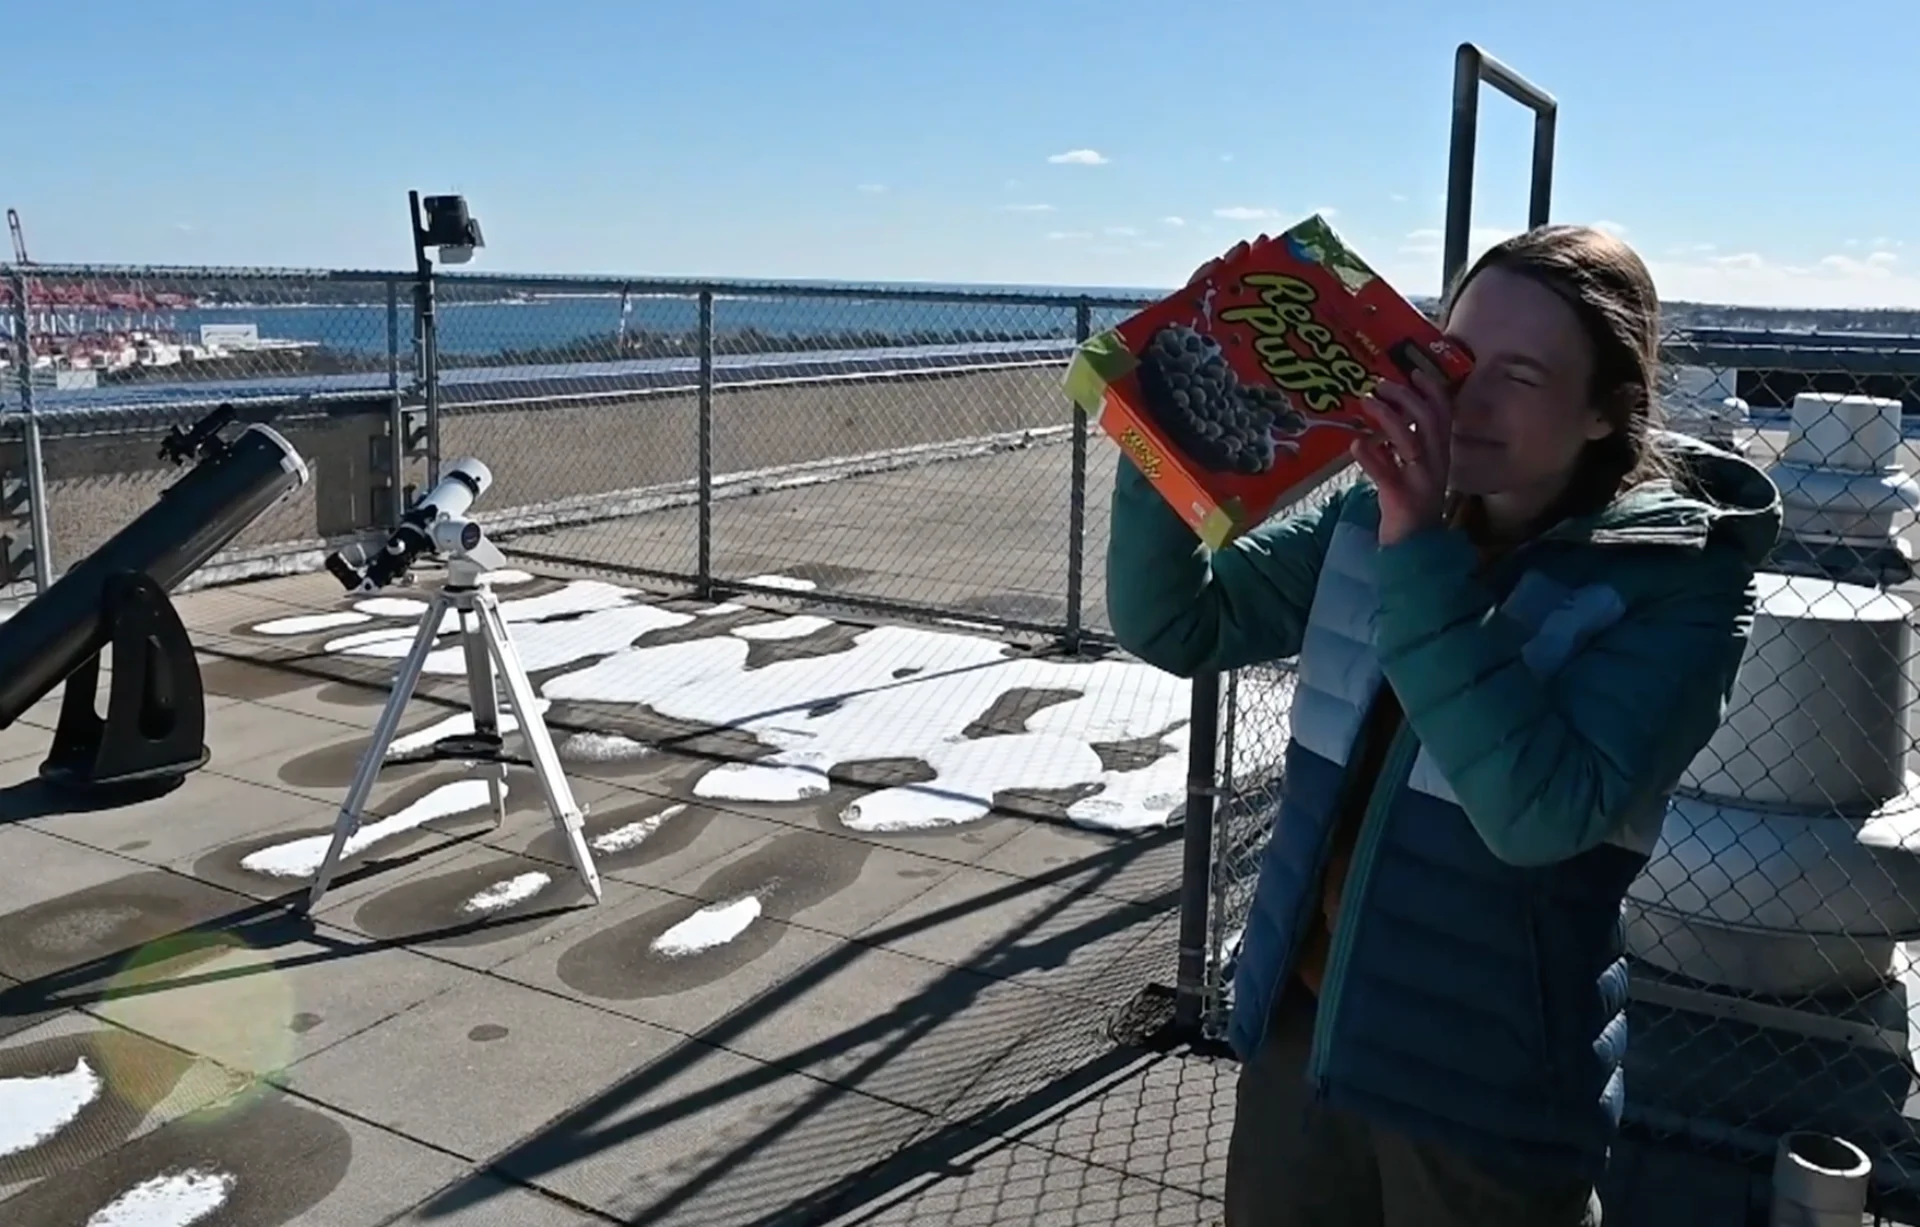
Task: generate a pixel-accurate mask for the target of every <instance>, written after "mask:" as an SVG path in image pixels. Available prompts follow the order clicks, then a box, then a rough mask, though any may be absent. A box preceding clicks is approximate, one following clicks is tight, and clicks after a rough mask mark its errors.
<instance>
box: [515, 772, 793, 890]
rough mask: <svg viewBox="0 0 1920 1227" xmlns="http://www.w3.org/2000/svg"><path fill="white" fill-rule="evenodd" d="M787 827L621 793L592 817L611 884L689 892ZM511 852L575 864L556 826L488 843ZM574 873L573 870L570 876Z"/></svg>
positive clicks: (522, 827)
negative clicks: (714, 869) (720, 865)
mask: <svg viewBox="0 0 1920 1227" xmlns="http://www.w3.org/2000/svg"><path fill="white" fill-rule="evenodd" d="M785 829H786V828H784V827H782V826H781V825H780V824H779V823H776V822H770V821H768V820H767V819H765V818H757V817H754V816H753V815H750V814H741V813H736V812H734V811H732V810H728V809H722V808H720V807H717V806H713V805H702V804H689V803H687V802H682V801H675V800H672V799H671V798H667V797H658V796H651V795H649V794H646V793H642V792H634V791H631V790H628V789H615V790H613V791H611V792H610V793H609V794H608V795H607V796H606V797H604V798H603V799H602V800H601V801H600V802H599V803H598V804H597V805H595V806H594V808H593V809H592V810H591V811H590V812H589V813H588V814H587V819H586V823H585V831H586V836H587V844H588V847H589V848H590V849H592V851H593V858H594V864H595V865H596V866H597V867H598V868H599V870H600V873H601V875H602V876H603V877H612V878H617V879H619V880H621V881H624V882H631V883H634V884H636V885H640V886H654V887H660V888H662V889H666V890H682V891H684V890H685V889H686V888H687V887H688V886H689V885H690V884H691V883H693V882H697V881H698V880H699V879H700V877H701V876H702V875H703V874H704V873H705V871H706V870H707V869H708V868H709V867H711V866H712V865H714V864H715V863H716V862H718V861H720V860H722V859H724V858H727V857H730V856H733V855H734V854H735V853H738V852H739V851H740V850H742V849H744V848H746V847H748V846H749V845H752V844H757V843H760V842H763V841H765V840H767V839H769V838H771V837H772V836H774V835H776V834H778V833H780V832H781V831H783V830H785ZM487 843H488V844H489V845H491V846H493V847H495V848H498V849H500V850H502V851H504V852H510V853H513V854H515V855H520V856H529V857H532V858H534V859H535V860H540V861H545V862H548V863H550V864H554V865H562V866H566V865H571V861H570V860H569V859H568V852H567V849H566V845H565V843H564V842H563V841H562V839H561V837H560V835H559V833H558V832H556V831H555V830H554V829H553V827H552V825H551V824H540V823H520V824H517V825H516V826H515V828H514V829H511V830H503V831H501V832H499V833H498V834H495V835H490V836H488V837H487ZM569 872H570V870H569Z"/></svg>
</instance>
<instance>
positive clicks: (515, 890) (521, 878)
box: [460, 870, 553, 914]
mask: <svg viewBox="0 0 1920 1227" xmlns="http://www.w3.org/2000/svg"><path fill="white" fill-rule="evenodd" d="M552 882H553V879H552V878H551V877H549V876H548V875H546V874H544V873H541V872H540V871H539V870H534V871H532V872H530V873H520V874H515V875H514V876H513V877H510V878H508V879H506V880H505V881H502V882H495V883H494V884H493V885H492V886H489V887H487V888H486V889H485V890H481V891H478V892H476V893H475V894H474V896H473V898H471V899H469V900H467V901H466V902H465V903H463V904H461V905H460V910H461V911H463V912H466V913H469V914H471V913H474V912H497V911H499V910H501V909H502V908H509V907H512V906H513V905H514V904H516V903H525V902H526V901H527V900H529V899H531V898H533V897H534V896H535V895H537V894H539V893H540V892H541V891H543V890H545V889H546V888H547V887H548V886H549V885H551V884H552Z"/></svg>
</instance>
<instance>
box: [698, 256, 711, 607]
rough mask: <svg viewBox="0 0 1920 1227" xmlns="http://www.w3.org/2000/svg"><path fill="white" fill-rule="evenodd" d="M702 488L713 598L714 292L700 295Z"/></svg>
mask: <svg viewBox="0 0 1920 1227" xmlns="http://www.w3.org/2000/svg"><path fill="white" fill-rule="evenodd" d="M698 345H699V349H700V402H699V405H700V407H699V449H700V456H699V466H700V468H699V484H700V496H699V498H700V530H699V531H700V543H699V547H698V549H699V558H698V564H697V574H698V576H699V582H700V596H701V598H702V599H703V600H704V599H706V598H707V597H710V596H712V595H713V291H712V290H701V291H700V325H699V337H698Z"/></svg>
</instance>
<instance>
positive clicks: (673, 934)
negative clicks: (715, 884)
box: [653, 895, 760, 958]
mask: <svg viewBox="0 0 1920 1227" xmlns="http://www.w3.org/2000/svg"><path fill="white" fill-rule="evenodd" d="M759 918H760V899H759V897H758V896H756V895H748V896H746V897H745V898H743V899H735V900H734V901H733V902H731V903H715V904H712V905H711V906H708V907H703V908H701V909H700V910H699V911H697V912H695V913H694V914H693V915H691V916H689V917H687V918H686V919H685V920H683V921H681V922H680V923H679V924H677V925H674V926H673V927H672V928H670V929H668V930H667V931H666V932H665V933H662V934H661V935H660V936H658V937H656V938H654V939H653V949H654V951H655V952H656V953H659V954H664V955H667V956H668V957H670V958H678V957H680V956H682V955H688V954H698V953H700V952H701V951H702V950H711V949H713V948H714V947H715V946H724V945H726V944H727V943H728V942H730V941H732V940H733V939H734V938H736V937H738V936H740V935H741V934H742V933H745V932H746V931H747V926H748V925H751V924H752V923H753V922H754V921H756V920H758V919H759Z"/></svg>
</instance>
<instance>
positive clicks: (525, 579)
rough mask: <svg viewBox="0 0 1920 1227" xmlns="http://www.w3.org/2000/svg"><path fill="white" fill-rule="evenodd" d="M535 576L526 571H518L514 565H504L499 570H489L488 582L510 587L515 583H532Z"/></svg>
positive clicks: (496, 585) (501, 586) (498, 586)
mask: <svg viewBox="0 0 1920 1227" xmlns="http://www.w3.org/2000/svg"><path fill="white" fill-rule="evenodd" d="M532 582H533V576H531V575H529V574H527V573H526V572H525V571H516V570H514V569H513V568H512V567H503V568H502V569H500V570H498V571H489V572H487V583H489V584H491V585H492V586H493V587H495V588H504V587H509V586H511V585H513V584H531V583H532Z"/></svg>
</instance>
